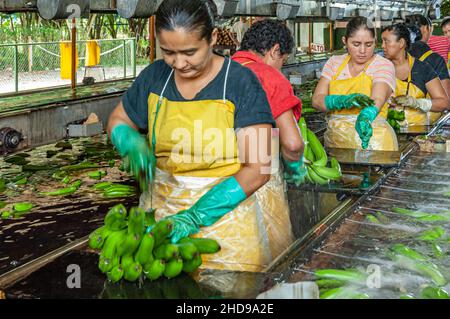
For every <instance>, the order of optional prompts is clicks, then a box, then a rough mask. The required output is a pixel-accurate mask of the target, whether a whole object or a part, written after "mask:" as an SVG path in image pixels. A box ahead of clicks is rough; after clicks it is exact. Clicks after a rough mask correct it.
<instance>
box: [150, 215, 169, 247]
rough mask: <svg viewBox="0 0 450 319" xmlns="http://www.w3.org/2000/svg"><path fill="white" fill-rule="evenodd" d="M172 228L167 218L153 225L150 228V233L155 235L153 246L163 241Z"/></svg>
mask: <svg viewBox="0 0 450 319" xmlns="http://www.w3.org/2000/svg"><path fill="white" fill-rule="evenodd" d="M172 228H173V224H172V222H171V221H170V220H168V219H165V220H160V221H159V222H157V223H156V224H155V225H154V227H153V228H152V229H151V233H152V234H153V236H154V237H155V247H158V246H159V245H161V244H162V243H163V242H164V240H165V239H166V238H167V237H168V236H169V235H170V233H171V232H172Z"/></svg>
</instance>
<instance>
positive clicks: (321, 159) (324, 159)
mask: <svg viewBox="0 0 450 319" xmlns="http://www.w3.org/2000/svg"><path fill="white" fill-rule="evenodd" d="M298 124H299V126H300V131H301V133H302V137H303V141H304V144H305V148H304V151H303V154H304V157H305V163H306V166H307V175H306V179H307V181H308V182H310V183H313V184H320V185H327V184H328V183H330V181H337V180H339V179H340V178H341V177H342V172H341V166H340V165H339V162H338V161H337V160H336V159H335V158H331V159H330V164H331V167H327V164H328V156H327V153H326V152H325V149H324V148H323V146H322V144H321V143H320V141H319V139H318V138H317V136H316V135H315V134H314V132H313V131H311V130H310V129H308V127H307V126H306V122H305V119H304V118H303V117H302V118H300V121H299V122H298Z"/></svg>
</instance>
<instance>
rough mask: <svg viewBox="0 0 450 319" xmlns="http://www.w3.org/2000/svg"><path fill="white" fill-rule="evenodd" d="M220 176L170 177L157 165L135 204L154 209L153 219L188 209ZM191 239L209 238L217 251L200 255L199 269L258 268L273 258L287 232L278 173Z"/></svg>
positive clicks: (287, 237) (286, 239) (289, 240)
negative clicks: (149, 188)
mask: <svg viewBox="0 0 450 319" xmlns="http://www.w3.org/2000/svg"><path fill="white" fill-rule="evenodd" d="M221 181H222V179H221V178H204V177H186V176H174V175H170V174H168V173H166V172H164V171H162V170H159V169H157V171H156V178H155V183H154V186H153V197H152V196H151V195H150V193H149V192H146V193H143V194H142V196H141V200H140V206H141V207H142V208H144V209H150V208H151V207H153V208H156V209H157V211H156V219H157V220H159V219H161V218H163V217H165V216H169V215H172V214H176V213H177V212H179V211H181V210H183V209H188V208H189V207H191V206H192V205H193V204H194V203H195V202H196V201H197V200H198V199H200V197H201V196H202V195H203V194H205V193H206V192H207V191H208V190H209V189H210V188H211V187H213V186H214V185H216V184H217V183H219V182H221ZM196 236H197V237H207V238H212V239H215V240H217V241H218V242H219V244H220V245H221V251H220V252H219V253H216V254H213V255H203V256H202V258H203V265H202V266H201V268H203V269H205V268H206V269H224V270H233V271H249V272H258V271H261V270H262V269H263V268H264V267H265V266H267V265H268V264H269V263H270V262H271V261H272V260H273V258H275V257H277V256H278V255H279V254H280V253H281V252H282V251H283V250H284V249H285V248H287V246H288V245H289V244H291V243H292V240H293V236H292V231H291V224H290V220H289V210H288V204H287V200H286V197H285V193H284V187H283V184H282V177H281V173H280V172H278V173H277V174H274V175H272V178H271V180H270V181H269V182H268V183H267V184H266V185H264V186H263V187H262V188H261V189H260V190H258V192H257V193H256V194H254V195H252V196H250V197H249V198H247V199H246V200H245V201H244V202H242V203H241V204H240V206H239V207H238V208H236V209H235V210H233V211H232V212H230V213H228V214H226V215H225V216H223V217H222V218H221V219H220V220H219V221H218V222H216V223H215V224H214V225H212V226H209V227H203V228H201V230H200V233H199V234H197V235H196Z"/></svg>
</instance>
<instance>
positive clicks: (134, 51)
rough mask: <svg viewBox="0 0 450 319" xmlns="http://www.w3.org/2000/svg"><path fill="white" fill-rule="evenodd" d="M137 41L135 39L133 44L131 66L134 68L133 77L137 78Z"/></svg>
mask: <svg viewBox="0 0 450 319" xmlns="http://www.w3.org/2000/svg"><path fill="white" fill-rule="evenodd" d="M136 41H137V39H136V38H134V39H133V40H132V42H131V64H132V66H133V77H134V78H135V77H136Z"/></svg>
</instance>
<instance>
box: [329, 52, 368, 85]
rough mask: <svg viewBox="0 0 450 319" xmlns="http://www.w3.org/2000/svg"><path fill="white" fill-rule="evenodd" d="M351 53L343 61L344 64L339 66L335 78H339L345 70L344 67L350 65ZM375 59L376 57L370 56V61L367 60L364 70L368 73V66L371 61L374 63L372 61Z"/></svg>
mask: <svg viewBox="0 0 450 319" xmlns="http://www.w3.org/2000/svg"><path fill="white" fill-rule="evenodd" d="M350 58H351V57H350V55H347V57H346V58H345V60H344V62H342V64H341V65H340V66H339V68H338V69H337V71H336V74H335V75H334V76H333V80H335V81H336V80H337V78H338V77H339V75H340V74H341V73H342V71H343V70H344V68H345V67H346V66H347V65H348V62H350ZM374 59H375V57H372V58H370V60H369V61H367V63H366V65H365V66H364V69H363V71H362V72H364V73H366V71H367V68H368V67H369V65H370V63H372V61H373V60H374Z"/></svg>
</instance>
